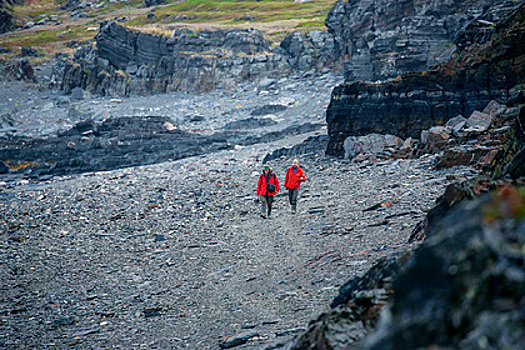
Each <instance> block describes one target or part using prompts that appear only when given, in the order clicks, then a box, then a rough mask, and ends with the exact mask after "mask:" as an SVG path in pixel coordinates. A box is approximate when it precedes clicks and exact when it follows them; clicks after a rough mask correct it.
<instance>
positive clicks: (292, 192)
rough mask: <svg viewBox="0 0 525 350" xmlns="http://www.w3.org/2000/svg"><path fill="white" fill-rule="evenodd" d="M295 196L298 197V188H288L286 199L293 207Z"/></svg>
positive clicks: (295, 200)
mask: <svg viewBox="0 0 525 350" xmlns="http://www.w3.org/2000/svg"><path fill="white" fill-rule="evenodd" d="M297 197H299V189H298V188H294V189H291V188H290V189H288V200H289V201H290V205H291V206H292V208H295V207H296V206H297Z"/></svg>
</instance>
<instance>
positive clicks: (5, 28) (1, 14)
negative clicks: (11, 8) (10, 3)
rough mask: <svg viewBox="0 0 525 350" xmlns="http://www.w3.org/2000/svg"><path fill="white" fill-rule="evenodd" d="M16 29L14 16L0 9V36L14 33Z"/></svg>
mask: <svg viewBox="0 0 525 350" xmlns="http://www.w3.org/2000/svg"><path fill="white" fill-rule="evenodd" d="M15 28H16V26H15V21H14V18H13V15H12V14H11V13H9V12H8V11H7V10H5V9H3V8H1V7H0V34H4V33H7V32H10V31H13V30H15Z"/></svg>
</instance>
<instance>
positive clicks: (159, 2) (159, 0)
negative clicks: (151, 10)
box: [144, 0, 166, 7]
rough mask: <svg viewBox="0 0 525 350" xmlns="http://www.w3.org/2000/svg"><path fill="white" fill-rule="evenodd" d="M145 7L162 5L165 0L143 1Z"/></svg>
mask: <svg viewBox="0 0 525 350" xmlns="http://www.w3.org/2000/svg"><path fill="white" fill-rule="evenodd" d="M144 2H145V4H146V7H151V6H157V5H164V4H165V3H166V0H145V1H144Z"/></svg>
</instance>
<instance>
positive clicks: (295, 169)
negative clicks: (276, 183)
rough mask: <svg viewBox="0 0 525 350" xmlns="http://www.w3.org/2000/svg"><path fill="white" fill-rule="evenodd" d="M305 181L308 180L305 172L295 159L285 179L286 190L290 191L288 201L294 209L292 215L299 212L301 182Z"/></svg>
mask: <svg viewBox="0 0 525 350" xmlns="http://www.w3.org/2000/svg"><path fill="white" fill-rule="evenodd" d="M304 180H306V177H305V176H304V171H303V169H301V167H300V166H299V161H298V160H297V159H294V161H293V165H292V166H291V167H289V168H288V170H287V171H286V177H285V178H284V188H286V189H288V199H289V201H290V206H291V207H292V214H295V212H296V211H297V197H299V189H300V188H301V182H303V181H304Z"/></svg>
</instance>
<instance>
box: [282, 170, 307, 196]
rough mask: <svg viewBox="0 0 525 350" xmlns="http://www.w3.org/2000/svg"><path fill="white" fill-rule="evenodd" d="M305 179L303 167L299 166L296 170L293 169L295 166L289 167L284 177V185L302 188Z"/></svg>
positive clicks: (290, 187)
mask: <svg viewBox="0 0 525 350" xmlns="http://www.w3.org/2000/svg"><path fill="white" fill-rule="evenodd" d="M304 180H306V177H305V176H304V171H303V169H301V167H299V166H298V167H297V169H296V170H295V171H293V167H289V168H288V170H287V171H286V177H285V178H284V187H286V188H289V189H291V190H293V189H296V188H301V182H303V181H304Z"/></svg>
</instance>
